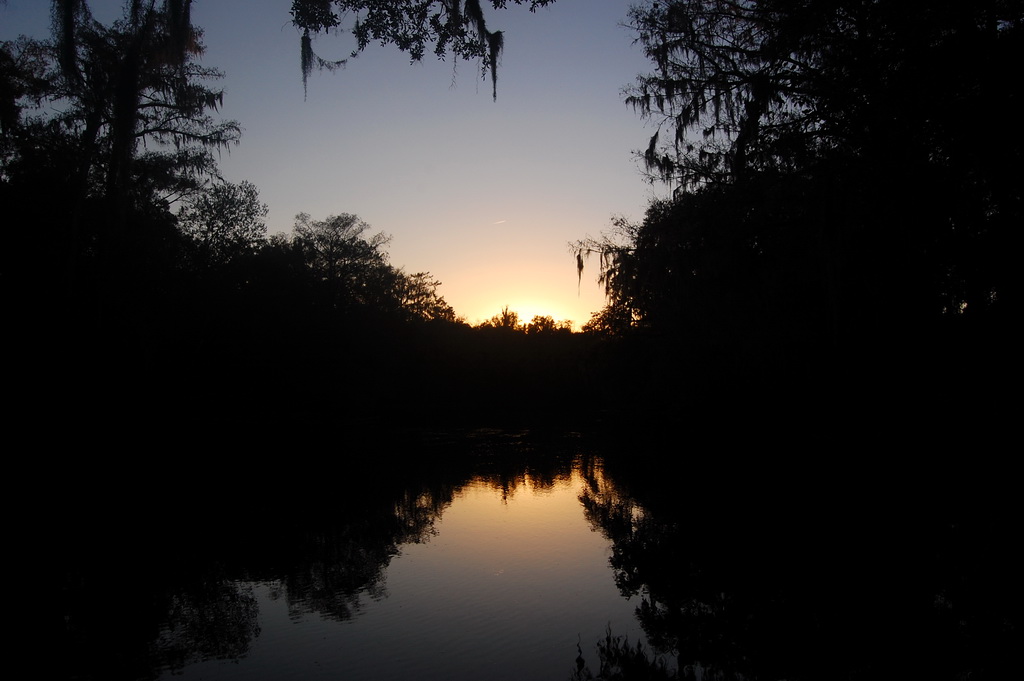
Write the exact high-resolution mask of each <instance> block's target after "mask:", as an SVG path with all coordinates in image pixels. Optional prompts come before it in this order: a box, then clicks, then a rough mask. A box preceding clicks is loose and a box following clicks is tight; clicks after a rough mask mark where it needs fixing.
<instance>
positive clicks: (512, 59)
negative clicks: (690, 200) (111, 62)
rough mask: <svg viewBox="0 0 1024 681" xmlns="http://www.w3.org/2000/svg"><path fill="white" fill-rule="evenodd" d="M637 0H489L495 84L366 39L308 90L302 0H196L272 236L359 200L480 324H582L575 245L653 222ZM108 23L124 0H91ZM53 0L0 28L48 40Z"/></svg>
mask: <svg viewBox="0 0 1024 681" xmlns="http://www.w3.org/2000/svg"><path fill="white" fill-rule="evenodd" d="M630 4H631V2H630V0H557V2H555V3H554V4H553V5H551V6H549V7H546V8H540V9H538V10H537V11H536V12H534V13H531V12H529V10H528V9H527V8H525V7H519V6H515V5H511V4H510V7H508V8H507V9H506V10H503V11H495V10H493V9H491V8H490V7H488V8H487V9H488V12H487V17H488V26H489V28H491V29H492V30H495V29H500V30H502V31H504V34H505V50H504V53H503V56H502V58H501V62H500V65H499V70H498V97H497V101H496V102H495V101H493V100H492V97H491V83H490V80H489V79H488V80H486V81H484V80H481V79H480V75H479V74H480V65H479V63H477V62H464V61H458V62H453V61H452V60H451V59H449V60H448V61H444V62H442V61H438V60H437V59H436V58H434V56H433V54H432V53H429V52H428V54H427V56H426V57H424V60H423V61H422V62H420V63H417V64H410V63H409V58H408V56H407V55H406V54H404V53H402V52H400V51H399V50H398V49H397V48H395V47H393V46H388V47H380V46H377V45H374V46H371V47H370V48H368V49H367V50H366V51H364V52H363V53H362V54H361V55H360V56H359V57H357V58H355V59H350V60H349V62H348V64H347V66H346V67H345V68H344V69H342V70H339V71H336V72H333V73H314V74H313V75H312V76H311V78H310V80H309V85H308V91H307V92H306V93H304V92H303V87H302V79H301V73H300V68H299V37H300V36H299V33H298V32H297V30H296V29H295V28H294V27H293V26H292V25H291V24H290V23H289V19H290V15H289V14H288V9H289V8H290V5H291V3H290V2H289V0H194V4H193V13H192V19H193V23H194V24H195V25H196V26H199V27H201V28H202V29H203V30H204V42H205V44H206V48H207V49H206V53H205V55H204V56H203V58H202V60H201V63H202V64H203V65H204V66H208V67H214V68H217V69H220V70H221V71H222V72H224V74H225V77H224V79H223V80H222V81H220V83H219V87H223V88H224V90H225V97H224V106H223V107H222V109H221V111H220V113H219V115H220V116H221V117H223V118H226V119H235V120H237V121H239V122H240V123H241V125H242V128H243V133H242V139H241V143H240V144H239V146H237V147H233V148H232V149H231V150H230V151H229V152H225V153H224V154H223V155H222V157H221V162H220V164H221V172H222V174H223V176H224V178H225V179H226V180H228V181H230V182H236V183H237V182H241V181H243V180H247V181H249V182H252V183H253V184H255V185H256V187H257V188H258V189H259V192H260V198H261V200H262V201H263V202H265V203H266V204H267V205H268V206H269V208H270V213H269V216H268V220H267V224H268V227H269V230H270V232H272V233H273V232H290V231H291V229H292V226H293V224H294V218H295V215H296V214H298V213H300V212H305V213H309V214H310V216H312V218H313V219H323V218H326V217H328V216H329V215H337V214H340V213H351V214H355V215H358V216H359V217H360V218H361V219H363V220H364V221H366V222H367V223H369V224H370V226H371V232H384V233H386V234H389V235H391V237H392V239H391V242H390V244H389V245H388V248H387V250H388V253H389V257H390V262H391V264H392V265H394V266H396V267H401V268H403V269H404V270H405V271H406V272H407V273H410V274H411V273H415V272H423V271H426V272H430V273H431V274H432V275H433V276H434V277H435V279H437V280H438V281H440V282H442V285H441V287H440V288H439V293H440V294H441V295H443V296H444V298H445V300H447V301H448V303H449V304H450V305H452V307H454V308H455V311H456V313H457V314H458V315H460V316H461V317H463V318H464V319H465V320H466V321H467V322H469V323H471V324H476V323H479V322H480V321H484V320H487V319H489V318H490V317H492V316H494V315H495V314H498V313H499V312H500V311H501V309H502V308H503V307H504V306H506V305H507V306H508V307H509V309H510V310H513V311H516V312H518V313H519V316H520V319H521V320H523V321H529V320H530V319H532V318H533V316H534V315H550V316H552V317H554V318H555V319H556V320H559V321H560V320H566V319H568V320H572V321H573V322H574V323H575V325H576V328H577V329H578V328H579V327H580V326H582V324H584V323H585V322H586V321H587V320H588V319H589V318H590V315H591V313H593V312H595V311H597V310H599V309H601V307H602V306H603V303H604V297H603V290H602V288H601V286H600V285H599V284H598V283H597V280H596V277H597V262H596V260H593V261H591V262H590V263H589V267H588V268H587V269H586V270H585V271H584V275H583V280H582V283H581V284H579V283H578V281H577V273H576V266H575V260H574V256H573V254H572V252H571V250H570V247H569V244H570V243H571V242H575V241H577V240H579V239H582V238H584V237H587V236H593V237H596V236H599V235H600V234H601V233H603V232H606V231H608V230H609V229H610V228H611V221H612V219H613V218H614V217H616V216H622V217H625V218H627V219H630V220H633V221H639V220H640V219H642V217H643V213H644V210H645V208H646V206H647V204H648V203H649V201H650V199H651V198H652V197H657V196H665V195H667V193H668V190H667V189H666V188H664V187H662V186H659V185H653V186H652V185H650V184H648V183H647V182H646V181H645V179H644V177H643V174H642V173H641V169H640V166H639V164H638V162H637V160H636V156H635V152H636V150H638V149H642V148H644V147H646V145H647V140H648V138H649V137H650V135H651V133H652V131H651V130H650V129H649V128H648V127H646V126H645V124H644V122H643V121H642V120H641V118H640V117H639V116H638V115H637V114H636V113H635V112H634V111H633V110H632V109H631V108H629V107H627V106H626V104H625V103H624V102H623V96H622V89H623V88H624V87H627V86H628V85H630V84H631V83H632V82H633V81H634V80H635V78H636V76H637V75H638V74H640V73H646V72H648V71H649V70H650V68H649V63H648V61H647V60H646V59H645V58H644V57H643V54H642V50H641V48H640V47H639V45H635V44H633V40H634V38H635V36H634V35H633V33H632V32H631V31H629V30H628V29H627V28H625V27H623V26H622V25H621V24H622V23H624V22H625V20H626V14H627V11H628V8H629V5H630ZM90 6H91V7H92V10H93V14H94V16H95V17H96V18H97V19H99V20H101V21H103V22H104V23H109V21H111V20H113V19H115V18H117V17H118V16H120V14H121V8H122V7H123V2H122V0H92V1H91V2H90ZM49 7H50V2H49V1H48V0H7V2H6V4H3V3H0V39H10V38H13V37H15V36H17V35H18V34H22V33H23V34H26V35H30V36H33V37H38V38H44V37H47V36H48V31H49ZM352 46H353V41H352V38H351V35H349V34H347V33H342V34H337V35H329V36H322V37H320V38H318V39H316V40H315V42H314V50H315V51H316V52H317V53H318V54H319V55H320V56H322V57H324V58H325V59H342V58H345V57H347V56H348V54H349V52H351V50H352Z"/></svg>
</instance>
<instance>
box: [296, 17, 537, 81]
mask: <svg viewBox="0 0 1024 681" xmlns="http://www.w3.org/2000/svg"><path fill="white" fill-rule="evenodd" d="M554 1H555V0H513V2H515V4H517V5H524V4H527V3H529V7H530V11H531V12H533V11H536V9H537V8H538V7H544V6H545V5H549V4H551V3H552V2H554ZM486 4H487V3H486V2H482V1H481V0H427V1H426V2H423V1H420V0H397V1H392V2H379V1H378V0H293V2H292V9H291V15H292V23H293V24H294V25H295V26H296V27H297V28H298V29H300V30H301V31H302V41H301V44H302V83H303V86H305V85H306V82H307V79H308V78H309V75H310V74H311V73H312V71H313V69H314V68H318V69H334V68H338V67H340V66H342V65H344V63H345V61H344V60H342V61H328V60H325V59H323V58H321V57H319V56H317V55H316V54H315V53H314V52H313V47H312V35H313V34H317V33H324V32H327V31H331V30H338V29H340V28H342V22H343V21H346V20H347V19H348V16H349V14H351V15H352V19H351V21H352V25H351V28H350V30H351V31H352V35H353V36H354V37H355V39H356V44H357V46H356V49H355V50H353V51H352V54H351V56H352V57H355V56H357V55H358V54H359V53H360V52H362V51H363V50H364V49H366V46H367V45H369V44H370V43H371V42H379V43H380V44H382V45H388V44H392V45H395V46H396V47H398V48H399V49H400V50H402V51H403V52H406V53H408V54H409V58H410V59H411V60H412V61H414V62H417V61H420V60H422V59H423V57H424V55H425V54H426V51H427V49H428V48H429V49H431V50H432V51H433V52H434V54H435V55H436V56H437V58H438V59H445V58H446V57H448V56H451V57H452V58H453V59H479V60H481V63H482V65H481V76H484V77H486V75H487V74H488V73H490V76H491V84H492V90H493V96H494V98H495V99H497V96H498V94H497V78H498V59H499V57H500V56H501V51H502V47H503V45H504V35H503V34H502V32H501V31H492V30H490V28H489V27H488V24H487V20H486V17H485V16H484V10H483V6H484V5H486ZM490 4H491V5H492V6H493V7H494V9H496V10H497V9H504V8H505V6H506V5H507V4H508V1H507V0H490Z"/></svg>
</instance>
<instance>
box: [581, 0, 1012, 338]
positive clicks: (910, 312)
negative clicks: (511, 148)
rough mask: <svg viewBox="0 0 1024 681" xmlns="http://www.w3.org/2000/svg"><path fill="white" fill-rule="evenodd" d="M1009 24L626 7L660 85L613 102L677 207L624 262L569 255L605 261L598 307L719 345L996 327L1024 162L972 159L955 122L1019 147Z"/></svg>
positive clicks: (780, 2) (784, 2) (838, 4)
mask: <svg viewBox="0 0 1024 681" xmlns="http://www.w3.org/2000/svg"><path fill="white" fill-rule="evenodd" d="M1022 14H1024V12H1022V10H1021V9H1020V7H1019V5H1017V4H1014V3H1007V2H1004V1H1002V0H984V1H983V2H979V3H972V4H971V5H965V4H963V3H956V2H951V1H948V2H947V1H943V2H909V3H908V2H897V1H895V0H878V1H876V2H860V1H859V0H840V1H836V0H811V1H810V2H808V1H805V0H741V1H738V2H737V1H735V0H673V1H670V2H648V3H644V4H642V5H639V6H636V7H634V8H633V9H632V10H631V13H630V21H631V25H632V26H633V28H634V29H635V30H636V31H637V35H638V40H639V42H640V43H641V45H642V46H643V47H644V49H645V51H646V53H647V55H648V56H649V57H650V59H651V60H652V62H653V64H654V72H653V73H651V74H649V75H646V76H642V77H640V78H639V79H638V81H637V83H636V85H635V86H634V87H633V88H632V89H631V91H630V92H629V94H628V97H627V102H628V103H629V104H630V105H632V106H633V107H635V108H636V110H637V111H638V112H639V113H640V114H641V115H642V116H644V117H645V118H648V119H649V120H651V121H653V122H654V123H655V124H656V126H657V131H656V132H655V134H654V135H653V136H652V138H651V140H650V144H649V145H648V147H647V149H646V151H645V152H644V153H643V157H644V160H645V161H646V163H647V166H648V168H649V169H650V171H651V172H652V173H653V174H654V177H657V178H661V179H664V180H666V181H669V182H671V183H673V184H674V185H676V186H678V187H679V189H678V190H677V199H676V200H675V201H674V202H667V203H663V204H662V205H656V204H655V205H652V211H653V212H652V213H649V215H648V217H647V219H646V220H645V221H644V224H643V225H642V226H641V227H640V229H639V231H637V232H636V233H635V234H634V235H632V236H631V237H630V238H629V239H628V240H627V244H626V245H627V248H625V249H623V248H621V246H620V245H619V244H615V243H610V242H609V243H590V244H586V243H584V244H581V245H580V250H579V251H578V255H580V256H582V255H584V254H585V252H586V251H587V248H588V247H589V248H592V249H593V250H596V251H597V252H600V253H601V254H602V255H603V256H604V257H605V261H604V262H605V266H604V267H602V270H601V276H602V279H603V280H604V281H605V282H606V283H607V284H608V285H609V292H610V295H612V296H617V297H618V299H610V301H611V302H613V303H616V304H618V305H620V306H621V304H622V302H623V300H625V301H628V302H627V307H631V308H632V309H634V310H635V316H636V317H637V318H638V319H640V320H641V321H642V322H644V323H653V322H654V321H655V319H656V318H658V319H657V322H656V323H658V324H663V322H665V320H666V319H673V320H675V324H677V325H679V324H682V325H688V326H690V327H692V328H696V327H697V326H699V325H700V324H704V323H707V322H710V323H713V324H718V325H720V328H721V329H722V330H723V332H724V334H725V335H734V331H735V329H736V328H738V327H737V326H736V325H737V324H739V327H746V328H748V329H749V328H750V327H751V324H753V325H754V326H757V327H759V328H761V329H762V330H764V331H765V332H766V333H774V332H775V331H777V330H783V331H784V332H785V333H789V332H796V333H798V334H799V333H802V332H799V331H797V330H796V329H797V327H801V328H807V326H808V325H810V327H813V328H814V329H815V331H814V332H813V333H814V334H820V333H821V332H822V330H825V329H827V335H828V336H829V337H831V338H832V339H833V342H838V341H839V340H840V339H843V338H846V339H850V338H855V337H863V336H865V335H868V336H871V335H874V334H877V333H878V330H879V329H882V328H887V327H888V328H889V330H890V331H891V330H895V329H904V330H908V329H916V330H917V331H918V332H923V330H924V328H925V327H926V326H927V325H928V324H932V323H934V322H935V321H936V320H937V319H939V318H941V317H942V316H943V315H944V314H945V315H947V316H949V317H953V316H958V315H963V314H973V315H977V314H985V313H986V311H993V312H994V311H995V310H996V309H997V308H998V307H999V303H998V301H1000V300H1002V299H1003V298H1004V297H1005V292H1006V291H1007V290H1010V288H1011V284H1010V279H1011V277H1012V274H1011V270H1012V268H1011V267H1010V265H1009V262H1008V260H1007V259H1006V258H1005V256H1003V255H1001V254H1002V253H1005V252H1007V249H1008V247H1009V241H1010V234H1011V233H1012V227H1011V225H1013V224H1019V222H1020V221H1021V219H1022V217H1024V216H1022V215H1021V192H1020V187H1021V186H1024V181H1022V179H1024V178H1022V174H1021V168H1022V167H1024V164H1022V163H1021V161H1022V160H1024V159H1022V149H1021V145H1020V144H1019V143H1018V142H1017V141H1016V138H1009V139H1006V140H1004V141H1001V142H999V143H996V144H989V145H985V144H978V143H977V140H976V136H975V133H974V131H973V130H972V129H971V128H970V126H967V125H965V124H964V120H963V112H965V111H985V112H986V116H987V117H989V118H990V119H991V120H992V121H993V122H994V123H995V125H994V128H995V129H1005V130H1010V129H1013V128H1014V126H1015V123H1014V122H1013V121H1012V119H1011V116H1012V114H1010V113H1009V112H1012V111H1015V110H1017V109H1018V108H1019V102H1020V100H1021V95H1022V94H1024V93H1022V92H1021V89H1022V86H1021V85H1020V84H1019V83H1018V82H1016V81H1014V82H1013V83H1008V82H1006V81H1002V80H1000V79H999V78H998V76H997V75H996V74H997V73H998V69H997V68H996V65H998V64H1001V63H1010V62H1013V61H1015V60H1016V59H1018V58H1019V56H1020V53H1021V46H1022V28H1024V17H1022ZM666 139H667V142H666ZM581 261H582V259H581ZM687 301H688V302H687ZM684 310H689V311H690V312H691V313H693V312H696V311H697V310H700V311H701V312H700V313H699V314H697V316H696V317H695V318H693V317H691V318H690V319H689V320H686V321H682V316H684V315H683V311H684ZM751 315H754V316H757V317H760V320H759V321H754V317H752V316H751ZM659 317H660V318H659ZM783 319H785V320H786V321H785V323H781V322H780V321H779V320H783ZM698 322H699V323H698ZM794 324H796V326H794ZM704 328H707V327H704ZM730 328H732V329H733V331H726V329H730Z"/></svg>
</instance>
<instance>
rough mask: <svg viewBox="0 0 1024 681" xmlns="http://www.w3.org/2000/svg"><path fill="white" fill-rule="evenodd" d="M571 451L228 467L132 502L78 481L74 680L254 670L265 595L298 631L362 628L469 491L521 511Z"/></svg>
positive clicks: (557, 445)
mask: <svg viewBox="0 0 1024 681" xmlns="http://www.w3.org/2000/svg"><path fill="white" fill-rule="evenodd" d="M566 442H567V441H565V440H564V439H563V438H561V437H558V438H555V441H553V442H546V441H545V440H544V439H543V438H539V439H538V438H537V437H526V436H525V435H524V434H522V433H514V432H505V431H471V432H468V433H462V432H460V433H446V434H443V435H439V436H436V437H433V438H430V437H424V439H422V440H420V441H417V443H416V446H415V447H414V448H413V449H412V450H411V452H410V453H409V454H407V455H405V456H399V457H396V456H395V455H394V454H390V455H389V456H378V455H377V450H370V451H364V452H361V453H360V454H359V455H358V456H354V455H351V453H350V455H349V457H348V458H347V459H346V465H345V466H344V467H339V468H337V469H335V470H334V471H333V472H332V473H331V474H330V475H324V476H319V477H318V476H315V475H312V476H304V477H298V476H297V475H296V476H294V479H293V480H286V479H284V478H281V479H276V478H274V477H273V476H269V475H268V474H267V473H266V472H265V471H262V470H258V467H252V468H249V469H243V468H242V467H238V466H234V465H225V466H224V467H223V470H210V468H209V467H207V468H206V469H203V477H202V478H198V477H193V476H195V475H196V474H195V473H194V471H196V470H200V468H199V467H196V468H195V469H189V471H190V472H188V473H181V474H178V475H174V474H168V475H165V476H163V477H162V478H161V477H157V476H154V477H153V478H152V479H150V480H149V482H150V485H151V486H149V487H146V488H145V489H142V488H139V489H133V490H127V489H124V488H118V487H116V486H115V485H114V483H111V482H105V481H110V480H114V479H115V478H114V477H113V476H110V475H109V472H108V471H104V470H99V469H93V470H90V471H89V472H88V473H89V474H88V476H87V477H86V476H84V475H82V473H83V471H79V473H80V475H76V476H71V475H70V474H69V475H68V480H67V482H66V483H65V485H66V486H65V488H64V494H63V497H62V498H63V500H64V503H65V509H66V510H65V513H64V517H66V518H68V521H67V523H66V524H65V525H64V526H63V527H62V528H61V529H60V532H59V535H58V536H57V537H56V539H55V542H54V546H55V547H57V548H56V551H57V555H55V556H54V560H53V564H54V565H55V566H57V570H58V571H59V572H60V579H61V583H62V584H63V585H64V588H63V590H62V592H61V595H60V606H61V609H62V612H61V613H60V616H61V617H63V620H64V623H63V626H58V630H59V631H60V632H61V633H60V645H59V650H60V652H61V653H62V654H61V660H60V665H61V667H62V672H63V674H62V675H63V676H65V677H67V678H81V679H90V678H97V679H98V678H104V679H132V680H136V679H147V678H148V679H155V678H157V677H159V676H160V675H161V674H162V673H164V672H166V671H168V670H169V671H171V672H176V671H181V670H182V669H183V668H184V667H185V666H187V665H191V664H193V663H196V662H199V661H204V660H237V659H239V658H242V657H245V656H246V655H247V654H248V653H249V652H250V648H251V645H252V643H253V641H254V639H256V637H258V636H259V635H260V633H261V631H260V620H259V615H260V612H259V605H258V603H257V600H256V598H255V596H254V594H253V586H254V585H264V586H268V587H269V588H270V590H271V592H272V593H273V594H275V595H276V597H277V598H282V599H285V601H286V603H287V607H288V613H289V616H290V617H291V618H293V619H301V618H303V617H306V616H316V617H320V618H323V619H326V620H333V621H344V620H349V619H351V618H353V617H354V616H356V615H358V614H359V613H360V611H361V610H362V609H363V608H364V606H365V604H366V602H367V600H368V599H369V600H375V599H380V598H383V597H384V596H386V593H387V591H386V581H385V575H386V572H387V568H388V566H389V564H390V562H391V560H392V559H393V558H394V557H395V556H397V555H398V554H399V552H400V549H401V547H402V546H403V545H407V544H410V543H420V542H424V541H428V540H429V538H430V537H431V536H432V535H433V534H434V532H435V530H434V527H435V524H436V522H437V521H438V519H439V518H440V517H441V515H442V513H443V512H444V510H445V509H446V508H447V507H448V506H449V505H450V504H451V503H452V501H453V499H454V498H455V496H456V495H457V494H458V493H459V490H461V489H462V488H463V487H465V486H466V485H467V483H469V482H470V481H471V480H474V479H483V480H486V481H487V484H489V485H490V486H492V487H493V488H494V489H496V490H500V491H501V494H502V496H503V498H506V499H508V498H511V497H512V496H514V495H515V494H516V493H517V490H518V489H519V488H520V487H521V486H523V485H528V486H529V487H530V489H531V490H539V489H540V490H542V489H545V488H550V487H551V486H552V485H554V484H555V482H556V481H558V480H559V479H563V478H565V477H566V476H568V475H569V474H571V472H572V469H573V463H572V462H573V459H574V456H575V455H574V453H573V452H572V445H571V442H570V444H569V445H567V443H566ZM389 446H393V443H392V445H387V446H385V445H381V447H383V448H388V447H389ZM391 451H393V450H391ZM389 453H390V452H389ZM300 468H301V467H300V466H296V467H295V470H296V471H297V470H299V469H300ZM243 470H248V471H249V472H248V473H245V472H242V471H243ZM72 509H74V511H73V512H72ZM126 511H130V512H126ZM140 519H141V520H142V521H144V522H145V525H144V527H145V529H144V530H142V531H140V529H139V528H140ZM54 615H56V613H54ZM54 619H55V620H56V619H57V617H56V616H55V617H54Z"/></svg>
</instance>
